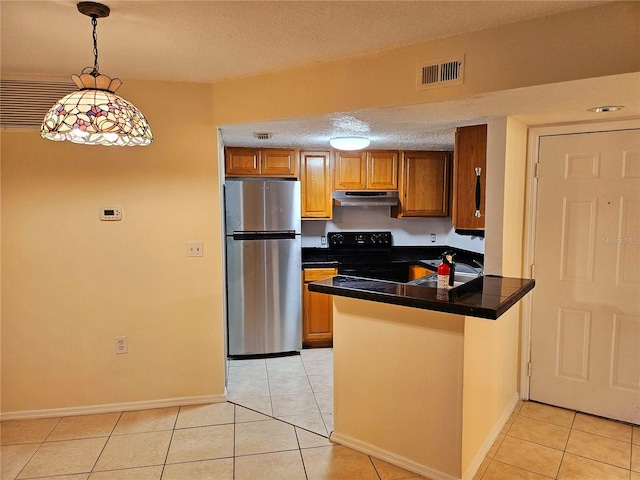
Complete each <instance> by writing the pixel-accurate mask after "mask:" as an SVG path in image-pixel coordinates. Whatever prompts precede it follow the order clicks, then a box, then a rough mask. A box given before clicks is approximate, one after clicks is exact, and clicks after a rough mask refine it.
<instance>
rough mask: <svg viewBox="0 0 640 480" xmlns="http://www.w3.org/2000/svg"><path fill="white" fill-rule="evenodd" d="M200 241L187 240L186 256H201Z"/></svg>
mask: <svg viewBox="0 0 640 480" xmlns="http://www.w3.org/2000/svg"><path fill="white" fill-rule="evenodd" d="M202 255H203V252H202V242H187V257H201V256H202Z"/></svg>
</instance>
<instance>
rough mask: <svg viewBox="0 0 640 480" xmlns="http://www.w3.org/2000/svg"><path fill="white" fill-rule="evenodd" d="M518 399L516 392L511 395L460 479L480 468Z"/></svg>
mask: <svg viewBox="0 0 640 480" xmlns="http://www.w3.org/2000/svg"><path fill="white" fill-rule="evenodd" d="M519 400H520V396H519V395H518V393H517V392H516V394H515V396H514V397H513V399H512V400H511V402H510V403H509V405H507V407H506V408H505V409H504V411H503V412H502V415H501V416H500V419H499V420H498V422H497V423H496V424H495V425H494V427H493V429H492V430H491V432H490V433H489V435H487V438H486V439H485V441H484V442H483V444H482V446H481V447H480V450H478V453H477V454H476V456H475V457H473V460H472V461H471V463H470V464H469V466H468V467H467V470H466V471H465V472H464V474H463V475H462V480H472V479H473V477H474V475H475V474H476V472H477V471H478V468H480V464H481V463H482V461H483V460H484V459H485V457H486V456H487V453H488V452H489V450H490V449H491V447H492V446H493V444H494V442H495V441H496V439H497V438H498V435H500V432H501V431H502V429H503V428H504V426H505V425H506V423H507V420H509V417H510V416H511V414H512V413H513V410H514V408H516V405H517V404H518V401H519Z"/></svg>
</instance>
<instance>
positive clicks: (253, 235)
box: [233, 230, 296, 240]
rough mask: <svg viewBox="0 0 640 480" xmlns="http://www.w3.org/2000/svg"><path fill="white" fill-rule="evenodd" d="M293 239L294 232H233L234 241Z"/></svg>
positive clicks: (294, 236)
mask: <svg viewBox="0 0 640 480" xmlns="http://www.w3.org/2000/svg"><path fill="white" fill-rule="evenodd" d="M295 238H296V232H295V230H277V231H271V232H247V231H243V232H233V239H234V240H288V239H295Z"/></svg>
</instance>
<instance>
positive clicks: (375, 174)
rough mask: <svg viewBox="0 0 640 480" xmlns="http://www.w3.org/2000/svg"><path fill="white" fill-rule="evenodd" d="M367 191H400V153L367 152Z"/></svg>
mask: <svg viewBox="0 0 640 480" xmlns="http://www.w3.org/2000/svg"><path fill="white" fill-rule="evenodd" d="M367 189H368V190H397V189H398V152H393V151H377V150H375V151H369V152H367Z"/></svg>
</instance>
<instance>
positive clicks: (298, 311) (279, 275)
mask: <svg viewBox="0 0 640 480" xmlns="http://www.w3.org/2000/svg"><path fill="white" fill-rule="evenodd" d="M224 186H225V189H224V193H225V212H226V215H225V217H226V252H227V259H226V269H227V332H228V340H229V343H228V354H229V355H230V356H239V355H258V354H269V353H282V352H293V351H299V350H300V349H301V348H302V280H301V275H302V258H301V257H302V252H301V240H300V227H301V221H300V182H298V181H293V180H278V179H269V180H262V179H243V180H227V181H226V182H225V185H224Z"/></svg>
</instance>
